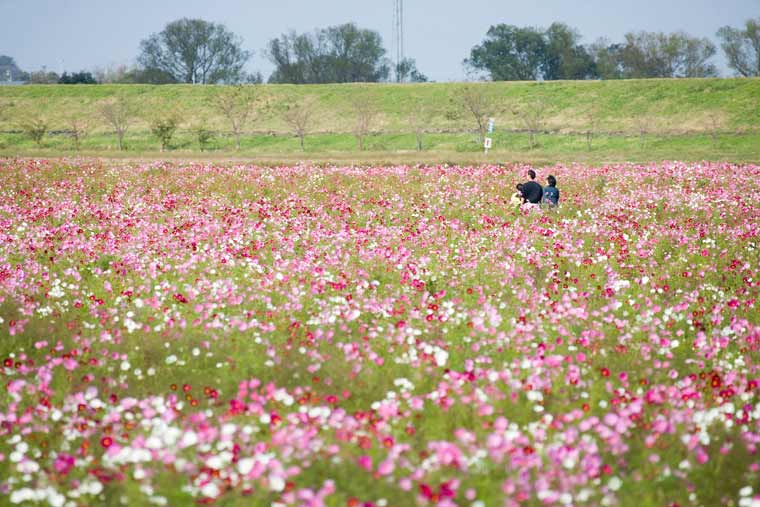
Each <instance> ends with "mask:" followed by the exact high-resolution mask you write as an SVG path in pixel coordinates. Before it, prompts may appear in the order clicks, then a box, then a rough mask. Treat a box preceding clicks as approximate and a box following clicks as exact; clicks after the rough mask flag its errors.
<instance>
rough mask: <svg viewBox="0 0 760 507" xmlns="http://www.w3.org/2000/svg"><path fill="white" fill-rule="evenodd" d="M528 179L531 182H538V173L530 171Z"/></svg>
mask: <svg viewBox="0 0 760 507" xmlns="http://www.w3.org/2000/svg"><path fill="white" fill-rule="evenodd" d="M528 178H530V180H531V181H536V171H534V170H533V169H528Z"/></svg>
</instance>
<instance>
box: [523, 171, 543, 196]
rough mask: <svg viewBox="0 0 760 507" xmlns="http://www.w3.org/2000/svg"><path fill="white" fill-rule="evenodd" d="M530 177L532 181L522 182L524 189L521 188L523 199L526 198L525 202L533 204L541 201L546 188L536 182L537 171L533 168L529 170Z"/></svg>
mask: <svg viewBox="0 0 760 507" xmlns="http://www.w3.org/2000/svg"><path fill="white" fill-rule="evenodd" d="M528 177H529V178H530V181H528V182H526V183H523V184H522V189H521V190H520V191H521V192H522V196H523V199H525V202H529V203H532V204H538V203H540V202H541V198H542V197H543V196H544V189H543V187H541V185H539V184H538V183H536V181H535V180H536V171H534V170H533V169H530V170H528Z"/></svg>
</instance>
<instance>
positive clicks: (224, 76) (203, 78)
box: [0, 18, 760, 84]
mask: <svg viewBox="0 0 760 507" xmlns="http://www.w3.org/2000/svg"><path fill="white" fill-rule="evenodd" d="M716 36H717V38H718V40H719V41H720V48H721V49H722V51H723V53H724V54H725V56H726V60H727V63H728V66H729V67H730V68H731V69H732V70H733V71H734V72H735V74H736V75H738V76H745V77H749V76H759V75H760V18H756V19H749V20H747V21H746V22H745V23H744V25H743V26H741V27H738V28H736V27H730V26H724V27H722V28H720V29H719V30H718V31H717V33H716ZM717 52H718V48H717V46H716V45H715V44H714V43H713V42H712V41H711V40H710V39H708V38H705V37H701V38H700V37H693V36H691V35H689V34H687V33H685V32H680V31H679V32H673V33H664V32H645V31H639V32H629V33H627V34H625V36H624V39H623V40H622V41H620V42H610V41H609V40H606V39H599V40H597V41H595V42H594V43H592V44H588V45H584V44H582V43H581V34H580V33H579V32H578V31H577V30H576V29H574V28H572V27H570V26H568V25H566V24H564V23H553V24H551V25H550V26H549V27H548V28H545V29H544V28H536V27H518V26H514V25H507V24H497V25H493V26H491V27H490V28H489V29H488V31H487V33H486V36H485V38H484V39H483V41H482V42H481V43H480V44H477V45H475V46H474V47H473V48H472V50H471V51H470V54H469V56H468V57H467V58H466V59H465V60H464V61H463V63H464V65H465V67H466V68H467V69H468V70H469V71H470V72H471V73H472V74H473V75H474V76H475V77H478V78H482V79H491V80H494V81H513V80H557V79H626V78H671V77H676V78H677V77H714V76H718V70H717V67H716V66H715V64H714V63H712V61H711V60H712V59H713V57H714V56H715V55H716V54H717ZM262 54H263V55H264V57H265V58H267V59H268V60H269V61H270V62H271V63H272V64H273V65H274V67H275V68H274V71H273V72H272V74H271V75H270V76H269V79H268V82H270V83H292V84H316V83H346V82H387V81H397V82H421V81H427V77H426V76H425V75H424V74H423V73H422V72H420V70H419V69H417V65H416V62H415V60H414V59H412V58H407V59H405V60H403V61H401V62H397V63H396V64H393V63H392V62H391V61H390V59H389V58H388V57H387V56H386V54H387V51H386V49H385V48H384V46H383V41H382V37H381V36H380V34H379V33H378V32H376V31H373V30H368V29H363V28H360V27H358V26H357V25H355V24H354V23H345V24H342V25H337V26H331V27H327V28H321V29H317V30H315V31H314V32H312V33H300V34H299V33H296V32H295V31H291V32H288V33H284V34H282V35H281V36H279V37H277V38H274V39H271V40H270V41H269V42H268V43H267V45H266V48H265V49H264V50H263V51H262ZM251 58H252V52H251V51H248V50H245V49H243V41H242V39H241V38H240V37H239V36H237V35H235V34H234V33H232V32H230V31H229V30H228V29H227V28H226V27H225V26H224V25H222V24H219V23H212V22H208V21H204V20H201V19H188V18H182V19H178V20H176V21H172V22H170V23H168V24H167V25H166V26H165V27H164V29H163V30H162V31H161V32H159V33H154V34H151V35H150V36H149V37H148V38H146V39H144V40H142V41H141V42H140V52H139V55H138V57H137V65H135V66H132V67H128V66H121V67H116V68H111V69H106V70H99V71H96V72H95V74H94V75H93V74H92V73H90V72H84V71H81V72H76V73H72V74H69V73H66V72H64V74H63V75H61V76H59V75H58V74H56V73H55V72H49V71H46V70H45V69H43V70H42V71H38V72H32V73H27V72H24V71H22V70H21V69H19V68H18V66H17V65H16V63H15V61H14V60H13V58H11V57H9V56H5V55H0V80H12V81H26V82H30V83H61V84H75V83H83V84H91V83H96V82H98V83H147V84H169V83H192V84H213V83H225V84H240V83H261V82H263V77H262V76H261V74H260V73H253V74H251V73H247V72H246V71H245V70H244V67H245V65H246V64H247V63H248V61H249V60H250V59H251Z"/></svg>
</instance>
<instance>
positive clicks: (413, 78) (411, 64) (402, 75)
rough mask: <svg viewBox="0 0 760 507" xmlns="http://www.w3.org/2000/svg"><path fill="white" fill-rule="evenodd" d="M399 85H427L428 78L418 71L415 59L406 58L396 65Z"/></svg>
mask: <svg viewBox="0 0 760 507" xmlns="http://www.w3.org/2000/svg"><path fill="white" fill-rule="evenodd" d="M395 70H396V82H397V83H426V82H427V80H428V78H427V76H426V75H425V74H423V73H422V72H420V71H419V70H418V69H417V62H416V61H415V60H414V58H404V59H403V60H401V61H400V62H399V64H398V65H396V69H395Z"/></svg>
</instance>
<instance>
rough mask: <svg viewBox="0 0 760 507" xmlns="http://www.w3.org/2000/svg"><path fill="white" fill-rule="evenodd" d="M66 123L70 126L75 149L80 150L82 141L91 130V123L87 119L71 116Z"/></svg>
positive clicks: (70, 134)
mask: <svg viewBox="0 0 760 507" xmlns="http://www.w3.org/2000/svg"><path fill="white" fill-rule="evenodd" d="M66 124H67V126H68V128H69V136H70V137H71V140H72V141H74V149H76V150H77V151H79V148H80V146H81V145H82V141H83V140H84V138H85V137H87V134H89V132H90V124H89V122H88V121H87V120H83V119H81V118H76V117H72V118H69V119H68V121H67V122H66Z"/></svg>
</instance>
